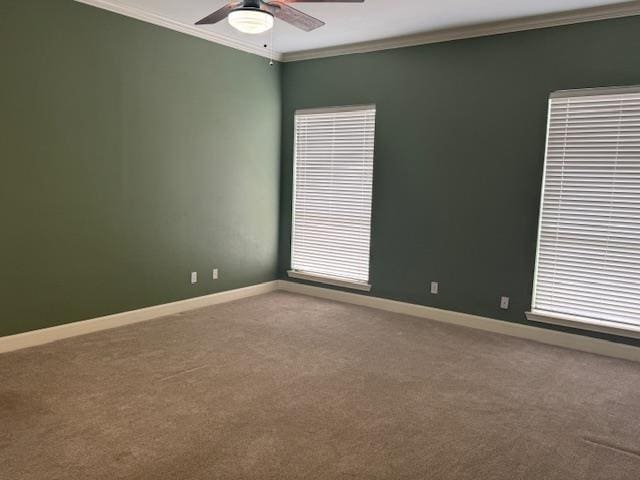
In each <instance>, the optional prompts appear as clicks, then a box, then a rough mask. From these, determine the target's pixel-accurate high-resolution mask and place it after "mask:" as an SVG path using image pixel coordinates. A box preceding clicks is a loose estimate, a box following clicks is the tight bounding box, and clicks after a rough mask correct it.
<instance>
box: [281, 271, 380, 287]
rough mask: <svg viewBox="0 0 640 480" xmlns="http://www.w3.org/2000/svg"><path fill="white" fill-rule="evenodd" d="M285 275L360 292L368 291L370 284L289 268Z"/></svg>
mask: <svg viewBox="0 0 640 480" xmlns="http://www.w3.org/2000/svg"><path fill="white" fill-rule="evenodd" d="M287 275H288V276H289V277H290V278H297V279H298V280H308V281H310V282H318V283H323V284H325V285H332V286H334V287H342V288H350V289H352V290H360V291H362V292H370V291H371V285H369V284H368V283H364V282H357V281H349V280H341V279H339V278H333V277H324V276H322V275H316V274H313V273H305V272H300V271H297V270H289V271H288V272H287Z"/></svg>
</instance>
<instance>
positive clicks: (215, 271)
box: [212, 268, 219, 280]
mask: <svg viewBox="0 0 640 480" xmlns="http://www.w3.org/2000/svg"><path fill="white" fill-rule="evenodd" d="M212 278H213V279H214V280H218V278H219V275H218V269H217V268H214V269H213V275H212Z"/></svg>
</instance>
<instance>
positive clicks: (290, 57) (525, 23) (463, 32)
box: [282, 0, 640, 62]
mask: <svg viewBox="0 0 640 480" xmlns="http://www.w3.org/2000/svg"><path fill="white" fill-rule="evenodd" d="M634 15H640V1H638V0H634V1H631V2H624V3H616V4H613V5H605V6H602V7H592V8H585V9H580V10H572V11H568V12H559V13H550V14H545V15H536V16H531V17H524V18H517V19H513V20H504V21H498V22H491V23H482V24H477V25H469V26H465V27H456V28H448V29H443V30H436V31H431V32H426V33H420V34H416V35H408V36H403V37H394V38H388V39H382V40H373V41H369V42H362V43H354V44H350V45H342V46H337V47H327V48H319V49H314V50H306V51H301V52H290V53H285V54H283V55H282V61H284V62H297V61H301V60H311V59H316V58H326V57H336V56H339V55H349V54H353V53H368V52H376V51H380V50H391V49H394V48H402V47H414V46H417V45H427V44H430V43H441V42H448V41H452V40H462V39H465V38H477V37H485V36H489V35H501V34H504V33H513V32H521V31H524V30H534V29H539V28H548V27H558V26H561V25H571V24H575V23H584V22H593V21H597V20H608V19H612V18H622V17H630V16H634Z"/></svg>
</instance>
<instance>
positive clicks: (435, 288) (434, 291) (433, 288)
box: [431, 282, 440, 295]
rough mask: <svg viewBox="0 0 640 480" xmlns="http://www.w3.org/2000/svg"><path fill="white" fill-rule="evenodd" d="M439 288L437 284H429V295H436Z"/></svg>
mask: <svg viewBox="0 0 640 480" xmlns="http://www.w3.org/2000/svg"><path fill="white" fill-rule="evenodd" d="M439 288H440V286H439V284H438V282H431V293H432V294H433V295H437V294H438V289H439Z"/></svg>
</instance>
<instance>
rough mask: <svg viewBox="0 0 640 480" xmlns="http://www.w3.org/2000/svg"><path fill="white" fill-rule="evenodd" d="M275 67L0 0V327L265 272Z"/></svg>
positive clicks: (32, 0)
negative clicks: (194, 278) (193, 275)
mask: <svg viewBox="0 0 640 480" xmlns="http://www.w3.org/2000/svg"><path fill="white" fill-rule="evenodd" d="M279 76H280V71H279V67H278V66H276V67H269V65H268V62H267V61H266V60H265V59H262V58H259V57H257V56H254V55H250V54H246V53H242V52H239V51H236V50H232V49H230V48H226V47H222V46H218V45H215V44H212V43H209V42H206V41H203V40H199V39H195V38H192V37H189V36H186V35H182V34H179V33H176V32H172V31H169V30H166V29H162V28H160V27H155V26H152V25H149V24H146V23H142V22H138V21H135V20H132V19H129V18H126V17H122V16H119V15H115V14H111V13H108V12H105V11H103V10H99V9H96V8H93V7H89V6H86V5H82V4H79V3H76V2H73V1H72V0H55V1H53V0H0V162H1V174H0V225H1V234H0V266H1V269H2V273H1V278H2V282H1V285H0V296H1V302H0V303H1V304H2V317H1V318H0V335H7V334H12V333H17V332H22V331H27V330H32V329H36V328H41V327H48V326H52V325H57V324H62V323H66V322H72V321H76V320H83V319H87V318H92V317H96V316H99V315H104V314H110V313H114V312H119V311H126V310H130V309H134V308H139V307H144V306H147V305H155V304H160V303H165V302H170V301H174V300H178V299H183V298H187V297H194V296H199V295H204V294H207V293H211V292H217V291H221V290H227V289H231V288H237V287H242V286H246V285H252V284H256V283H259V282H263V281H267V280H271V279H274V278H275V277H276V270H277V268H276V261H277V235H278V231H277V222H278V201H279V199H278V189H279V168H280V166H279V165H280V158H279V154H280V149H279V146H280V125H279V121H278V119H279V118H280V105H281V99H280V77H279ZM214 267H218V268H220V272H221V279H220V280H218V281H217V282H214V281H213V280H211V269H213V268H214ZM191 271H198V272H199V274H200V277H201V278H200V282H199V283H198V284H197V285H196V286H191V284H190V282H189V275H190V272H191Z"/></svg>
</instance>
